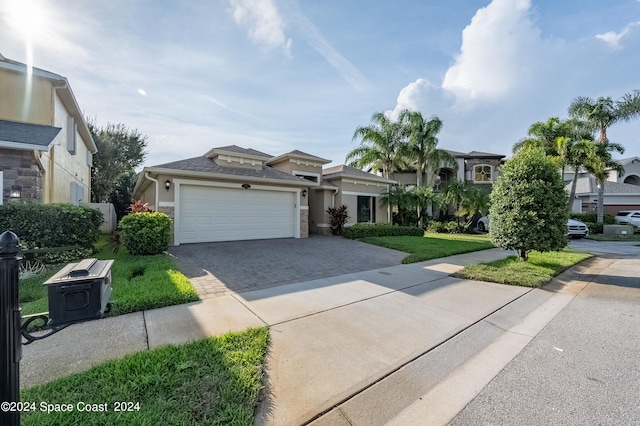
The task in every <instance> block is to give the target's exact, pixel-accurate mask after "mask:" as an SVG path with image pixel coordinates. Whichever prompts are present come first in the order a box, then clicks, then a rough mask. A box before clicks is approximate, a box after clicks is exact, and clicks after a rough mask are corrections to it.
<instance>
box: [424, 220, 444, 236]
mask: <svg viewBox="0 0 640 426" xmlns="http://www.w3.org/2000/svg"><path fill="white" fill-rule="evenodd" d="M427 232H437V233H444V232H447V227H446V225H445V224H444V223H443V222H439V221H437V220H432V221H431V222H429V224H428V225H427Z"/></svg>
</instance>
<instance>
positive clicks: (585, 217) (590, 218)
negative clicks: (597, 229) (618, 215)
mask: <svg viewBox="0 0 640 426" xmlns="http://www.w3.org/2000/svg"><path fill="white" fill-rule="evenodd" d="M569 217H570V218H571V219H575V220H579V221H580V222H584V223H590V222H591V223H597V222H598V214H597V213H596V212H591V213H571V214H570V215H569ZM603 223H604V224H605V225H615V223H616V219H615V216H613V215H611V214H605V215H604V219H603Z"/></svg>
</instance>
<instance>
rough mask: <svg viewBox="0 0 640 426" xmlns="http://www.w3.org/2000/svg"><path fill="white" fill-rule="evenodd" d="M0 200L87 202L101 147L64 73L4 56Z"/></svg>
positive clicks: (0, 106)
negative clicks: (97, 146)
mask: <svg viewBox="0 0 640 426" xmlns="http://www.w3.org/2000/svg"><path fill="white" fill-rule="evenodd" d="M0 94H1V95H0V187H1V188H2V197H0V204H4V203H10V202H18V201H39V202H44V203H57V202H67V203H73V204H76V205H77V204H79V203H88V202H89V197H90V194H91V164H92V158H93V154H95V153H96V152H97V149H96V145H95V143H94V142H93V139H92V138H91V134H90V132H89V129H88V128H87V125H86V123H85V121H84V118H83V116H82V112H81V110H80V107H79V106H78V103H77V101H76V99H75V97H74V95H73V92H72V91H71V87H70V85H69V82H68V81H67V79H66V78H65V77H62V76H60V75H58V74H54V73H51V72H49V71H45V70H41V69H38V68H31V67H28V66H27V65H25V64H22V63H20V62H16V61H12V60H10V59H7V58H5V57H4V56H2V55H0Z"/></svg>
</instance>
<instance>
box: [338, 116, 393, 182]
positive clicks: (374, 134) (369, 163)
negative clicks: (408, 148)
mask: <svg viewBox="0 0 640 426" xmlns="http://www.w3.org/2000/svg"><path fill="white" fill-rule="evenodd" d="M357 138H361V139H362V141H361V143H360V146H358V147H357V148H355V149H354V150H352V151H351V152H349V153H348V154H347V158H346V161H347V163H348V164H349V165H350V166H352V167H357V168H359V169H367V168H375V169H379V170H382V176H383V177H385V178H391V177H392V176H393V173H394V172H395V171H397V170H398V169H399V168H401V167H402V166H403V165H404V163H403V160H404V153H405V147H404V145H405V144H404V141H403V135H402V132H401V128H400V125H399V124H398V123H397V122H393V121H391V120H390V119H389V117H387V116H386V115H385V114H384V113H382V112H377V113H375V114H373V116H372V117H371V124H370V125H369V126H358V128H356V130H355V132H354V133H353V139H354V140H355V139H357Z"/></svg>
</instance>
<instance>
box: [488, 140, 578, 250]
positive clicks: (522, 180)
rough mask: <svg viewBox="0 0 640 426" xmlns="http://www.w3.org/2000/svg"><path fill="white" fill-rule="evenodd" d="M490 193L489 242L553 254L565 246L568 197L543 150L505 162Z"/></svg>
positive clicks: (553, 165)
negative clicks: (551, 252)
mask: <svg viewBox="0 0 640 426" xmlns="http://www.w3.org/2000/svg"><path fill="white" fill-rule="evenodd" d="M500 170H501V173H500V176H499V177H498V179H497V180H496V182H495V183H494V186H493V191H492V192H491V207H490V209H489V210H490V216H491V232H490V235H491V241H492V242H493V244H494V245H496V246H497V247H501V248H503V249H506V250H516V251H517V252H518V256H519V258H520V259H521V260H527V259H528V255H529V252H530V251H531V250H537V251H554V250H559V249H561V248H563V247H565V246H566V245H567V236H566V234H567V219H568V217H569V212H568V211H567V207H566V206H567V194H566V193H565V191H564V183H563V181H562V179H561V177H560V175H559V173H558V169H557V167H556V165H555V164H554V163H553V161H552V160H551V158H550V157H549V156H547V155H545V153H544V150H542V149H541V148H537V149H525V150H522V151H521V152H519V153H518V154H516V155H515V156H514V157H513V158H512V159H511V160H509V161H507V162H506V163H505V164H504V165H503V166H502V168H501V169H500Z"/></svg>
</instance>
